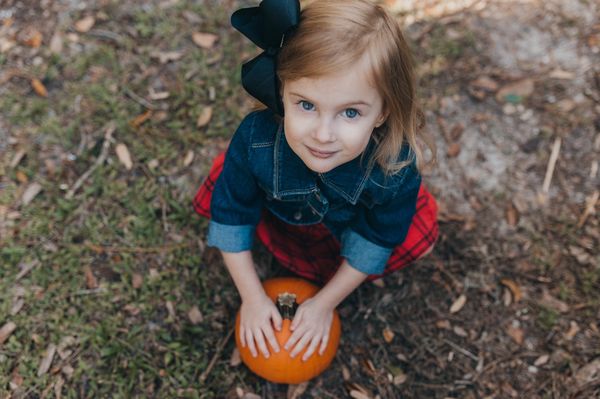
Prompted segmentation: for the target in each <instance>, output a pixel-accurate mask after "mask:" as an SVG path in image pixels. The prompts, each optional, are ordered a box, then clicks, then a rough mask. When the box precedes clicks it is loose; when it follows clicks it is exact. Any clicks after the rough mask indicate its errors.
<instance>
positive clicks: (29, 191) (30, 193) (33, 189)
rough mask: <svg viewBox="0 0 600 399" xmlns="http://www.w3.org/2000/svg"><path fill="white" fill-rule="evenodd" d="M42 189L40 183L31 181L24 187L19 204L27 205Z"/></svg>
mask: <svg viewBox="0 0 600 399" xmlns="http://www.w3.org/2000/svg"><path fill="white" fill-rule="evenodd" d="M41 191H42V185H41V184H40V183H37V182H33V183H31V184H30V185H29V186H27V188H26V189H25V192H24V193H23V196H22V197H21V204H22V205H23V206H27V205H29V203H30V202H31V201H33V199H34V198H35V197H36V196H37V195H38V194H39V193H40V192H41Z"/></svg>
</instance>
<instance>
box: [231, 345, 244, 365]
mask: <svg viewBox="0 0 600 399" xmlns="http://www.w3.org/2000/svg"><path fill="white" fill-rule="evenodd" d="M240 364H242V357H241V356H240V351H239V349H238V348H233V352H231V358H230V359H229V365H230V366H232V367H237V366H239V365H240Z"/></svg>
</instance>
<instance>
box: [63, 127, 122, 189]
mask: <svg viewBox="0 0 600 399" xmlns="http://www.w3.org/2000/svg"><path fill="white" fill-rule="evenodd" d="M114 131H115V124H114V122H111V123H109V124H108V126H107V127H106V133H105V134H104V143H102V152H101V153H100V156H99V157H98V158H97V159H96V162H94V164H93V165H92V166H91V167H90V168H89V169H88V170H86V171H85V173H84V174H82V175H81V176H80V177H79V179H77V181H76V182H75V184H73V186H72V187H71V188H70V189H69V191H67V194H65V198H66V199H71V198H73V196H74V195H75V192H76V191H77V190H78V189H79V187H81V186H82V185H83V183H84V182H85V181H86V180H87V179H88V177H90V175H91V174H92V173H93V172H94V170H96V169H97V168H98V167H99V166H100V165H102V164H103V163H104V161H106V158H107V157H108V149H109V148H110V142H111V140H112V134H113V133H114Z"/></svg>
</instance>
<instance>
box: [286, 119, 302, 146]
mask: <svg viewBox="0 0 600 399" xmlns="http://www.w3.org/2000/svg"><path fill="white" fill-rule="evenodd" d="M283 128H284V131H285V137H286V139H287V140H288V142H292V141H294V142H295V141H301V140H302V139H303V138H304V136H306V123H301V121H300V120H298V118H294V117H293V116H286V117H285V119H284V122H283Z"/></svg>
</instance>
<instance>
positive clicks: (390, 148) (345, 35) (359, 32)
mask: <svg viewBox="0 0 600 399" xmlns="http://www.w3.org/2000/svg"><path fill="white" fill-rule="evenodd" d="M365 54H367V56H368V57H369V61H370V63H371V67H372V83H373V84H374V86H375V88H376V89H377V90H378V91H379V94H380V95H381V97H382V98H383V102H384V112H385V113H386V114H387V115H388V117H387V119H386V121H385V123H384V124H383V125H381V126H380V127H379V128H376V129H375V130H374V132H373V134H374V139H375V141H376V143H377V146H376V149H375V152H374V154H373V156H372V159H370V160H369V161H371V162H377V164H379V165H380V166H381V168H382V169H383V170H384V172H385V173H386V174H394V173H396V172H398V171H399V170H400V169H402V168H403V167H404V166H406V165H407V164H409V163H410V162H412V160H413V159H414V158H416V162H417V167H418V168H419V169H421V168H422V167H423V165H424V156H423V151H422V149H421V146H420V145H419V143H418V138H421V139H423V141H424V142H425V144H426V145H427V146H428V147H429V149H430V150H431V154H432V158H433V157H434V156H435V149H434V147H433V144H432V141H431V140H429V139H428V138H427V137H419V136H422V134H420V131H421V130H422V127H423V125H424V118H423V114H422V112H421V110H420V107H419V106H418V102H417V98H416V82H415V72H414V69H413V65H412V55H411V52H410V48H409V46H408V43H407V42H406V40H405V39H404V36H403V35H402V31H401V30H400V27H399V25H398V22H397V21H396V20H394V18H393V17H392V16H391V15H390V14H389V13H388V12H387V11H386V10H385V9H383V8H382V7H381V6H379V5H377V4H374V3H372V2H369V1H366V0H322V1H314V2H311V3H310V4H308V5H307V6H306V8H304V9H303V10H302V13H301V17H300V23H299V25H298V28H297V30H296V31H295V32H294V33H293V34H292V35H290V37H289V38H286V41H285V44H284V45H283V48H282V49H281V52H280V53H279V56H278V60H277V73H278V77H279V80H280V83H281V87H283V84H285V82H286V81H294V80H297V79H300V78H304V77H319V76H323V75H327V74H329V73H332V72H336V71H340V70H343V68H345V67H347V66H349V65H351V64H353V63H355V62H357V60H359V59H360V58H361V57H362V56H363V55H365ZM405 141H406V142H408V144H409V146H410V147H411V149H412V154H411V158H410V159H408V160H406V161H404V162H398V158H399V156H400V151H401V149H402V145H403V143H404V142H405Z"/></svg>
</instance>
